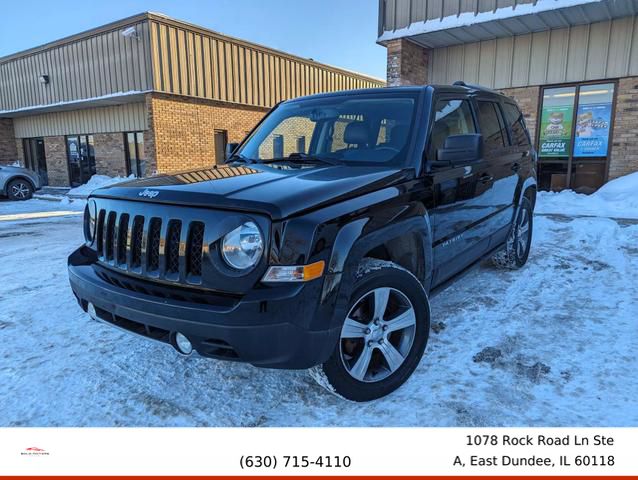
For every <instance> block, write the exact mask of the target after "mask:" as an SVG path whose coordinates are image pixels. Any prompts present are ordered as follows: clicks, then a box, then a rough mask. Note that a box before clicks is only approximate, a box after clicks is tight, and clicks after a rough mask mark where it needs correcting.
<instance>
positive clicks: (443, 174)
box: [68, 84, 536, 401]
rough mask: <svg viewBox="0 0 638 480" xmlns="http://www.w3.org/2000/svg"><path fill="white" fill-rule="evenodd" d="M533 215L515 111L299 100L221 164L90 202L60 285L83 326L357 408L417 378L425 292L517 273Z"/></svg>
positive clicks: (531, 185)
mask: <svg viewBox="0 0 638 480" xmlns="http://www.w3.org/2000/svg"><path fill="white" fill-rule="evenodd" d="M535 198H536V158H535V153H534V151H533V149H532V146H531V141H530V136H529V133H528V131H527V129H526V127H525V122H524V119H523V116H522V114H521V112H520V110H519V109H518V107H517V105H516V103H515V101H514V100H512V99H511V98H508V97H505V96H503V95H499V94H497V93H495V92H492V91H489V90H485V89H482V88H479V87H473V86H466V85H465V84H456V85H453V86H423V87H397V88H384V89H374V90H360V91H347V92H337V93H330V94H323V95H315V96H309V97H302V98H298V99H295V100H290V101H287V102H283V103H281V104H280V105H278V106H277V107H275V108H274V109H273V110H272V111H271V112H270V113H269V114H268V115H267V116H266V117H265V118H264V119H263V120H262V121H261V123H260V124H259V125H257V126H256V127H255V129H254V130H253V131H252V132H251V133H250V134H249V136H248V137H247V138H246V139H245V140H244V141H243V143H242V144H241V145H239V146H238V147H237V148H236V149H235V152H234V154H233V155H232V156H231V157H230V158H229V159H228V162H227V164H226V165H220V166H215V167H213V168H209V169H203V170H199V171H192V172H185V173H178V174H173V175H161V176H156V177H152V178H147V179H141V180H136V181H130V182H126V183H122V184H118V185H114V186H110V187H107V188H103V189H100V190H96V191H94V192H93V194H92V195H91V196H90V198H89V201H88V205H87V208H86V211H85V217H84V234H85V238H86V243H85V244H84V245H83V246H81V247H80V248H79V249H78V250H76V251H75V252H74V253H73V254H72V255H71V256H70V257H69V262H68V263H69V278H70V282H71V286H72V289H73V292H74V293H75V295H76V297H77V299H78V302H79V304H80V306H81V307H82V309H84V311H87V312H89V313H90V314H91V316H92V317H93V318H95V319H99V320H102V321H105V322H108V323H110V324H112V325H115V326H118V327H121V328H124V329H126V330H128V331H131V332H134V333H137V334H140V335H143V336H146V337H148V338H151V339H155V340H159V341H162V342H166V343H169V344H171V345H172V346H173V347H174V348H175V349H177V351H178V352H180V353H182V354H186V355H188V354H190V353H191V352H193V351H196V352H198V353H199V354H200V355H202V356H205V357H211V358H216V359H222V360H235V361H241V362H248V363H251V364H253V365H256V366H259V367H272V368H289V369H311V373H312V375H313V376H314V378H315V379H317V380H318V381H319V383H320V384H322V385H323V386H325V387H327V388H328V389H330V390H331V391H333V392H335V393H337V394H339V395H341V396H343V397H345V398H347V399H351V400H355V401H367V400H372V399H376V398H379V397H382V396H384V395H387V394H388V393H390V392H392V391H393V390H395V389H396V388H398V387H399V386H400V385H401V384H403V383H404V382H405V381H406V380H407V379H408V377H410V375H411V374H412V372H413V371H414V370H415V368H416V367H417V365H418V364H419V362H420V360H421V357H422V356H423V353H424V350H425V347H426V343H427V341H428V333H429V329H430V316H431V313H430V308H429V295H430V294H431V293H432V292H434V291H435V290H436V289H437V288H440V287H441V286H442V285H444V284H446V283H447V282H449V281H450V280H451V279H453V278H456V277H457V276H458V275H459V273H461V272H463V271H464V270H465V269H467V268H468V267H470V266H471V265H472V264H474V263H476V262H477V261H479V260H480V259H482V258H485V257H486V256H492V257H493V258H494V261H495V263H496V264H497V265H499V266H502V267H507V268H519V267H521V266H523V265H524V264H525V262H526V261H527V257H528V255H529V250H530V243H531V235H532V212H533V208H534V202H535ZM172 367H173V366H172V365H167V367H166V368H172Z"/></svg>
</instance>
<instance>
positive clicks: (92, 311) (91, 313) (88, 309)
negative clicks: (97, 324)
mask: <svg viewBox="0 0 638 480" xmlns="http://www.w3.org/2000/svg"><path fill="white" fill-rule="evenodd" d="M86 312H87V313H88V314H89V316H90V317H91V318H92V319H93V320H98V316H97V312H96V311H95V307H94V306H93V304H92V303H91V302H89V304H88V305H87V306H86Z"/></svg>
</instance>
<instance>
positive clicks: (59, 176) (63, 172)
mask: <svg viewBox="0 0 638 480" xmlns="http://www.w3.org/2000/svg"><path fill="white" fill-rule="evenodd" d="M44 154H45V156H46V160H47V174H48V176H49V185H51V186H52V187H68V186H69V170H68V165H67V161H66V144H65V142H64V137H63V136H57V137H44Z"/></svg>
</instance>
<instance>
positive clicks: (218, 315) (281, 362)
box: [68, 248, 340, 369]
mask: <svg viewBox="0 0 638 480" xmlns="http://www.w3.org/2000/svg"><path fill="white" fill-rule="evenodd" d="M82 250H83V248H80V249H78V250H77V251H75V252H74V253H73V254H72V255H71V256H70V257H69V264H68V270H69V281H70V283H71V288H72V289H73V293H74V294H75V296H76V298H77V300H78V303H79V304H80V306H81V307H82V308H83V310H84V311H87V306H88V303H89V302H90V303H92V304H93V305H94V307H95V309H96V313H97V316H98V317H99V318H100V319H101V320H103V321H105V322H108V323H110V324H112V325H115V326H118V327H120V328H124V329H126V330H128V331H131V332H133V333H137V334H140V335H143V336H145V337H148V338H152V339H154V340H159V341H162V342H165V343H171V344H173V342H174V335H175V333H177V332H180V333H182V334H183V335H185V336H186V337H188V339H189V340H190V341H191V343H192V344H193V348H194V349H195V350H196V351H197V352H198V353H199V354H200V355H202V356H205V357H212V358H218V359H224V360H235V361H242V362H247V363H251V364H253V365H255V366H260V367H269V368H288V369H303V368H310V367H312V366H315V365H318V364H320V363H323V362H325V361H326V360H327V359H328V358H329V357H330V355H331V353H332V350H333V349H334V346H335V345H336V342H337V339H338V338H339V330H340V329H339V328H334V327H333V328H331V329H330V328H327V329H325V330H321V329H319V330H317V329H315V328H313V327H312V326H313V325H317V324H324V325H326V327H328V325H329V320H330V319H329V318H326V320H325V322H320V321H317V319H316V318H315V317H316V315H317V314H318V313H317V312H318V311H319V309H318V308H317V304H318V303H319V298H320V296H321V288H322V282H321V280H319V279H318V280H315V281H312V282H308V283H307V284H302V285H292V286H291V285H288V286H283V287H277V288H272V289H270V288H264V289H263V290H259V291H257V290H255V291H252V292H250V293H249V294H247V295H245V296H243V297H236V298H234V299H230V300H228V299H226V300H225V301H223V302H219V304H216V302H215V301H214V300H212V301H211V298H214V297H215V295H214V294H211V296H209V297H208V298H207V295H206V294H205V293H203V292H201V291H199V292H198V294H197V298H198V299H199V300H198V301H193V300H192V297H190V296H184V295H179V294H177V295H175V294H169V295H168V296H163V297H161V296H157V295H153V294H152V288H142V289H139V288H136V289H131V288H126V287H127V286H129V287H130V283H129V282H127V281H117V280H116V281H114V282H107V281H106V280H105V275H104V273H103V272H102V273H100V269H101V267H99V266H96V265H93V264H91V263H90V262H89V261H88V259H87V257H86V256H84V255H83V254H82ZM124 278H126V277H124ZM131 283H132V282H131ZM140 290H141V291H140ZM169 291H170V290H169ZM143 292H145V293H143ZM171 297H172V298H171ZM321 311H323V312H324V314H325V309H321Z"/></svg>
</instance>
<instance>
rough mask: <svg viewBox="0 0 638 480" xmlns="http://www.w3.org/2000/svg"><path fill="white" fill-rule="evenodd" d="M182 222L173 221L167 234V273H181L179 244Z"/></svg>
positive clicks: (169, 224)
mask: <svg viewBox="0 0 638 480" xmlns="http://www.w3.org/2000/svg"><path fill="white" fill-rule="evenodd" d="M181 231H182V222H181V221H179V220H171V221H170V222H169V223H168V230H167V233H166V250H165V252H166V253H165V255H166V273H167V274H169V273H179V242H180V234H181Z"/></svg>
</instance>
